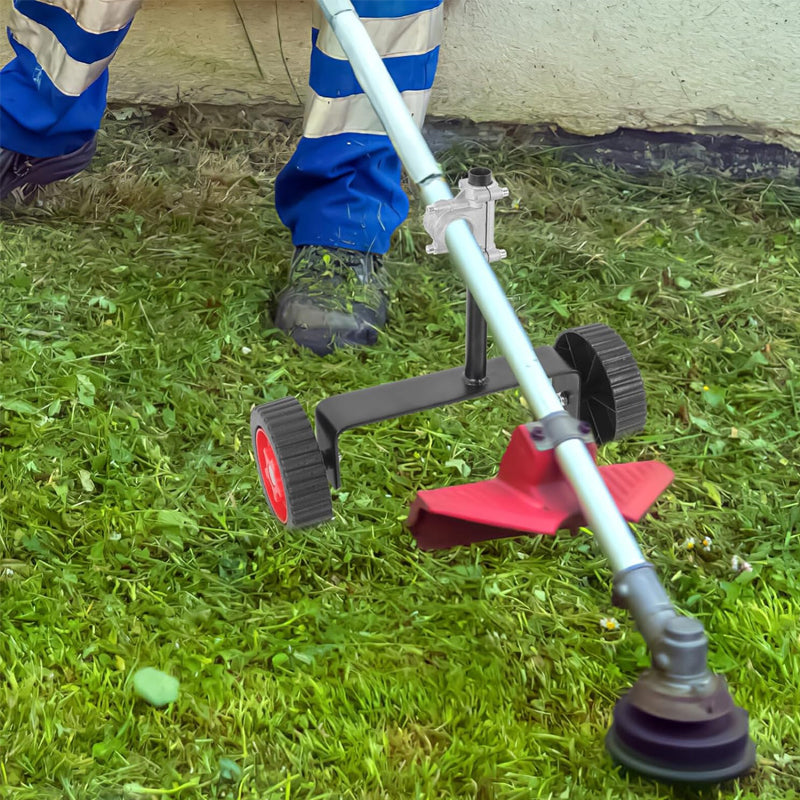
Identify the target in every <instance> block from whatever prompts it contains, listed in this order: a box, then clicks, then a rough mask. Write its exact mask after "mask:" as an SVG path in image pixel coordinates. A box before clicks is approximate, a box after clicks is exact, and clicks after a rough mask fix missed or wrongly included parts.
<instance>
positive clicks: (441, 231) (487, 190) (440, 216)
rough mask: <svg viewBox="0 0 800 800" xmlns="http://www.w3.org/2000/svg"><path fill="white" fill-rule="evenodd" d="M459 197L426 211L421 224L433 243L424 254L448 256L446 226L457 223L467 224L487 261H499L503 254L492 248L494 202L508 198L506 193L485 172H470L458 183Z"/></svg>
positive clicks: (476, 170)
mask: <svg viewBox="0 0 800 800" xmlns="http://www.w3.org/2000/svg"><path fill="white" fill-rule="evenodd" d="M458 188H459V189H460V191H459V193H458V194H457V195H456V196H455V197H454V198H453V199H452V200H439V201H438V202H436V203H433V204H432V205H429V206H428V207H427V208H426V209H425V215H424V216H423V218H422V224H423V225H424V226H425V230H426V231H427V232H428V233H429V234H430V236H431V238H432V239H433V242H432V243H431V244H429V245H428V246H427V247H426V248H425V251H426V252H427V253H430V254H431V255H437V254H439V253H447V252H449V251H448V249H447V242H446V241H445V232H446V231H447V227H448V225H450V224H451V223H452V222H455V221H456V220H458V219H463V220H466V221H467V223H468V224H469V226H470V228H472V233H473V234H474V235H475V239H476V240H477V242H478V246H479V247H480V248H481V250H483V252H484V253H485V255H486V260H487V261H489V262H491V261H499V260H500V259H501V258H505V257H506V251H505V250H499V249H498V248H497V247H495V244H494V210H495V202H496V201H497V200H502V199H503V198H504V197H508V189H506V188H505V187H502V186H498V185H497V182H496V181H495V180H494V178H493V177H492V173H491V172H490V171H489V170H488V169H483V168H476V169H471V170H470V172H469V177H468V178H462V179H461V180H460V181H459V182H458Z"/></svg>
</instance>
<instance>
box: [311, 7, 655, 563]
mask: <svg viewBox="0 0 800 800" xmlns="http://www.w3.org/2000/svg"><path fill="white" fill-rule="evenodd" d="M318 3H319V6H320V8H321V9H322V12H323V14H324V15H325V18H326V19H327V21H328V24H329V25H330V26H331V29H332V30H333V32H334V34H335V35H336V38H337V39H338V40H339V44H340V45H341V47H342V49H343V50H344V52H345V55H346V56H347V58H348V60H349V62H350V65H351V66H352V68H353V71H354V72H355V75H356V78H357V79H358V82H359V83H360V84H361V87H362V88H363V90H364V93H365V94H366V95H367V97H368V98H369V100H370V102H371V103H372V107H373V108H374V110H375V113H376V114H377V115H378V118H379V119H380V121H381V123H382V124H383V127H384V128H385V129H386V132H387V134H388V136H389V139H390V140H391V142H392V144H393V145H394V147H395V150H396V151H397V153H398V155H399V156H400V160H401V161H402V162H403V166H405V168H406V171H407V172H408V174H409V177H410V178H411V179H412V180H413V181H414V182H415V183H416V184H418V185H419V187H420V189H421V191H422V196H423V198H424V200H425V202H426V203H427V204H428V205H432V204H433V203H436V202H437V201H439V200H452V199H453V194H452V192H451V191H450V187H449V186H448V184H447V182H446V180H445V179H444V176H443V175H442V171H441V168H440V166H439V164H438V163H437V161H436V159H435V158H434V157H433V154H432V153H431V151H430V149H429V147H428V145H427V143H426V142H425V139H424V138H423V136H422V133H421V132H420V130H419V128H418V127H417V125H416V124H415V122H414V120H413V119H412V117H411V114H410V113H409V111H408V108H407V107H406V104H405V103H404V102H403V98H402V97H401V95H400V92H399V91H398V90H397V87H396V86H395V83H394V81H393V80H392V78H391V76H390V75H389V73H388V72H387V70H386V67H385V66H384V64H383V61H382V60H381V57H380V56H379V55H378V52H377V51H376V50H375V47H374V45H373V44H372V40H371V39H370V37H369V34H368V33H367V31H366V29H365V28H364V26H363V24H362V22H361V20H360V19H359V17H358V14H357V13H356V11H355V9H354V8H353V4H352V3H351V2H350V0H318ZM445 240H446V242H447V246H448V249H449V251H450V254H451V257H452V260H453V262H454V263H455V265H456V266H457V267H458V270H459V272H460V273H461V275H462V277H463V278H464V281H465V283H466V284H467V287H468V289H469V290H470V292H471V293H472V296H473V297H474V298H475V301H476V302H477V304H478V307H479V308H480V310H481V312H482V313H483V315H484V317H485V318H486V322H487V325H488V327H489V330H490V331H491V333H492V336H493V337H494V340H495V342H497V345H498V347H499V348H500V352H501V353H502V354H503V355H504V356H505V358H506V360H507V361H508V363H509V365H510V366H511V369H512V371H513V373H514V376H515V377H516V379H517V381H518V382H519V386H520V391H521V392H522V395H523V397H524V398H525V400H526V401H527V403H528V405H529V406H530V408H531V409H532V410H533V412H534V415H535V416H536V417H537V418H538V419H541V418H542V417H546V416H547V415H548V414H552V413H556V412H562V411H563V406H562V404H561V400H560V398H559V397H558V395H557V394H556V393H555V391H554V390H553V387H552V384H551V383H550V379H549V378H548V377H547V374H546V373H545V371H544V369H543V368H542V365H541V364H540V362H539V359H538V358H537V357H536V354H535V352H534V350H533V347H532V346H531V343H530V339H529V338H528V335H527V334H526V333H525V330H524V329H523V327H522V325H521V324H520V322H519V320H518V319H517V315H516V314H515V313H514V309H513V308H512V306H511V303H509V301H508V298H507V297H506V295H505V293H504V292H503V289H502V288H501V286H500V283H499V282H498V280H497V278H496V277H495V274H494V271H493V270H492V268H491V267H490V266H489V263H488V262H487V261H486V258H485V257H484V254H483V251H482V250H481V248H480V247H479V246H478V244H477V242H476V241H475V237H474V236H473V234H472V230H471V228H470V227H469V225H468V223H467V222H466V221H464V220H461V219H460V220H456V221H454V222H452V223H451V224H450V225H449V226H448V228H447V231H446V233H445ZM556 458H557V459H558V463H559V466H560V467H561V470H562V471H563V473H564V475H565V476H566V478H567V480H569V482H570V484H571V485H572V488H573V490H574V491H575V494H576V495H577V497H578V501H579V503H580V506H581V510H582V511H583V513H584V516H585V517H586V520H587V522H588V524H589V527H590V528H591V530H592V531H593V532H594V534H595V536H596V537H597V539H598V541H599V542H600V546H601V548H602V550H603V552H604V553H605V555H606V556H607V558H608V560H609V561H610V563H611V568H612V570H613V571H614V572H615V573H617V572H621V571H623V570H626V569H629V568H630V567H633V566H636V565H639V564H643V563H645V558H644V556H643V555H642V551H641V550H640V549H639V545H638V544H637V542H636V540H635V539H634V538H633V535H632V534H631V531H630V528H629V527H628V524H627V523H626V522H625V520H624V519H623V517H622V515H621V514H620V512H619V509H618V508H617V506H616V504H615V503H614V500H613V499H612V497H611V495H610V494H609V492H608V489H607V488H606V485H605V483H604V482H603V479H602V478H601V477H600V473H599V472H598V470H597V467H596V466H595V463H594V460H593V459H592V456H591V455H590V453H589V451H588V450H587V448H586V446H585V445H584V444H583V442H581V441H579V440H577V439H570V440H568V441H565V442H563V443H562V444H560V445H558V446H557V447H556Z"/></svg>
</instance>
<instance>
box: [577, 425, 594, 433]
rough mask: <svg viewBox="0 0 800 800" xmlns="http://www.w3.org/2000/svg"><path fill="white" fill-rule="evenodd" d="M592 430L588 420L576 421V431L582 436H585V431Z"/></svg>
mask: <svg viewBox="0 0 800 800" xmlns="http://www.w3.org/2000/svg"><path fill="white" fill-rule="evenodd" d="M591 432H592V426H591V425H590V424H589V423H588V422H579V423H578V433H580V434H581V435H582V436H586V434H587V433H591Z"/></svg>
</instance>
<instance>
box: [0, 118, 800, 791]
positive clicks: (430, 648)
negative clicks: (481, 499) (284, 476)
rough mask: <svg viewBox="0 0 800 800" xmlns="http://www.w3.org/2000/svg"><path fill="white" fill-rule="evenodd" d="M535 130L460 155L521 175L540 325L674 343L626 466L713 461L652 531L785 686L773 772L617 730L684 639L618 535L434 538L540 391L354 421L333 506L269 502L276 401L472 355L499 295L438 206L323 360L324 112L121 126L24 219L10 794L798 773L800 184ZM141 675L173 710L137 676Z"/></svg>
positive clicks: (730, 637) (757, 784) (624, 454)
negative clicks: (671, 760) (415, 511)
mask: <svg viewBox="0 0 800 800" xmlns="http://www.w3.org/2000/svg"><path fill="white" fill-rule="evenodd" d="M131 113H133V110H132V111H131ZM137 113H138V112H137ZM121 116H130V114H125V115H121ZM508 141H509V143H508V144H506V145H504V146H503V148H502V149H500V150H491V151H486V150H478V149H477V148H472V147H462V148H461V149H460V150H458V151H452V152H450V153H449V154H448V155H447V156H446V158H445V164H446V167H447V170H448V175H449V177H450V179H451V180H452V182H453V183H455V181H456V180H457V179H458V178H459V177H460V176H462V175H463V174H464V173H465V171H466V169H467V167H469V166H473V165H482V166H488V167H491V168H492V169H493V170H494V172H495V173H496V176H497V178H498V180H499V182H500V183H501V184H502V185H507V186H508V187H509V188H510V190H511V200H510V201H509V202H507V203H505V204H503V205H502V206H501V207H500V208H499V215H498V223H497V242H498V245H499V246H501V247H504V248H506V249H507V250H508V252H509V258H508V259H507V260H506V261H505V262H501V263H499V264H497V265H496V267H497V271H498V274H499V276H500V279H501V281H502V283H503V285H504V287H505V289H506V290H507V292H508V294H509V296H510V298H511V300H512V302H513V304H514V306H515V308H516V309H517V310H518V312H519V314H520V316H521V318H522V320H523V323H524V325H525V326H526V329H527V330H528V331H529V333H530V336H531V338H532V340H533V342H534V344H537V345H539V344H552V343H553V341H554V340H555V338H556V336H557V334H558V333H559V332H560V331H561V330H563V329H564V328H567V327H571V326H575V325H580V324H586V323H589V322H603V323H606V324H608V325H611V326H612V327H614V328H615V329H616V330H617V331H619V332H620V334H621V335H622V336H623V338H625V339H626V341H627V342H628V344H629V346H630V347H631V349H632V350H633V352H634V354H635V356H636V358H637V359H638V362H639V365H640V367H641V369H642V372H643V374H644V378H645V383H646V386H647V390H648V394H649V403H650V412H649V420H648V424H647V428H646V431H645V432H644V433H643V434H641V435H638V436H636V437H634V438H632V439H629V440H626V441H624V442H621V443H614V444H611V445H608V446H606V447H605V448H603V449H602V450H601V455H600V458H601V460H603V461H611V462H614V461H622V460H636V459H645V458H660V459H663V460H665V461H666V462H667V463H668V464H669V465H670V466H671V467H672V468H674V469H675V471H676V473H677V477H676V480H675V482H674V484H673V485H672V487H671V488H670V490H669V491H668V492H667V493H666V495H665V496H664V497H663V498H662V499H661V500H660V501H659V502H658V504H657V505H656V507H655V511H654V514H653V515H652V516H650V517H648V518H647V519H646V521H645V522H644V523H643V524H642V525H640V526H637V531H636V532H637V535H638V537H639V539H640V541H641V543H642V547H643V549H644V552H645V554H646V556H647V558H649V559H650V560H652V561H653V563H654V564H655V565H656V567H657V569H658V573H659V575H660V576H661V578H662V579H663V581H664V582H665V585H666V586H667V588H668V590H669V592H670V594H671V596H672V597H673V598H674V600H675V602H676V603H677V605H678V607H679V608H680V609H681V610H682V611H683V612H685V613H687V614H690V615H693V616H696V617H697V618H698V619H700V620H701V621H702V622H703V624H704V625H705V626H706V629H707V630H708V632H709V635H710V639H711V653H710V664H711V667H712V668H713V669H714V670H715V671H717V672H721V673H723V674H725V675H726V676H727V678H728V680H729V682H730V685H731V687H732V690H733V692H734V695H735V697H736V700H737V702H738V703H739V704H741V705H742V706H744V707H745V708H747V709H748V710H749V711H750V713H751V721H752V722H751V725H752V735H753V737H754V738H755V740H756V742H757V745H758V754H759V756H758V766H757V770H756V771H755V773H754V774H753V775H751V776H748V777H746V778H743V779H741V780H739V781H736V782H733V783H731V784H728V785H727V786H725V787H722V788H718V787H717V788H709V789H707V790H702V791H701V790H694V789H681V788H670V787H664V786H659V785H657V784H655V783H652V782H650V781H647V780H644V779H642V778H640V777H638V776H636V775H630V774H626V773H624V772H622V771H620V770H619V769H618V768H616V767H615V766H613V765H612V764H611V762H610V761H609V759H608V758H607V757H606V755H605V752H604V749H603V737H604V734H605V731H606V730H607V728H608V726H609V722H610V717H611V711H612V708H613V704H614V702H615V700H616V699H617V698H618V697H619V696H620V694H621V693H622V692H624V691H625V690H626V689H627V688H628V687H629V686H630V685H631V683H632V682H633V681H634V680H635V679H636V677H637V676H638V674H639V673H640V671H641V670H642V668H644V667H646V666H647V664H648V658H647V654H646V652H645V648H644V645H643V642H642V639H641V637H640V636H639V635H638V633H636V632H635V630H634V629H633V625H632V623H631V620H630V618H629V617H628V616H627V615H626V614H624V613H622V612H620V611H618V610H616V609H614V608H613V607H612V606H611V602H610V578H611V575H610V572H609V569H608V564H607V561H606V560H605V558H603V557H602V556H601V554H600V553H599V551H598V549H597V548H596V547H595V544H594V542H593V539H592V535H591V533H590V532H589V531H582V532H581V533H580V535H578V536H576V537H572V536H569V535H559V536H557V537H554V538H520V539H513V540H505V541H497V542H491V543H488V544H485V545H481V546H475V547H472V548H467V549H458V550H454V551H452V552H445V553H441V554H426V553H421V552H419V551H418V550H416V549H415V547H414V545H413V542H412V539H411V537H410V535H409V534H408V532H407V531H406V530H405V529H404V528H403V524H402V520H403V519H404V518H405V515H406V509H407V504H408V502H409V500H410V499H411V498H412V497H413V495H414V493H415V492H416V491H417V490H418V489H420V488H431V487H436V486H441V485H444V484H448V483H454V482H458V481H463V480H464V479H466V478H468V477H469V478H470V479H471V480H477V479H480V478H484V477H489V476H491V475H492V474H494V471H495V470H496V466H497V463H498V460H499V458H500V456H501V454H502V452H503V450H504V448H505V446H506V444H507V441H508V436H509V433H510V431H511V430H512V429H513V428H514V426H515V425H517V424H519V423H520V422H523V421H526V419H527V415H526V410H525V408H524V407H523V405H522V404H521V403H520V401H519V397H518V396H517V395H515V394H514V393H513V392H512V393H508V394H506V395H504V396H500V397H492V398H489V399H484V400H479V401H476V402H473V403H468V404H465V405H461V406H457V407H453V408H446V409H441V410H437V411H431V412H428V413H424V414H418V415H415V416H412V417H406V418H403V419H401V420H397V421H392V422H387V423H383V424H380V425H373V426H371V427H369V428H365V429H362V430H358V431H353V432H350V433H347V434H346V435H345V436H344V437H343V438H342V453H343V461H342V469H343V481H344V486H343V489H342V490H341V491H339V492H337V493H336V497H335V502H334V508H335V514H336V518H335V520H334V521H332V522H331V523H330V524H327V525H324V526H322V527H319V528H316V529H312V530H304V531H292V532H287V531H285V530H283V529H282V528H281V526H280V525H279V524H277V523H276V521H275V520H274V519H273V518H272V517H271V516H270V515H269V513H268V511H267V507H266V503H265V501H264V499H263V497H262V495H261V490H260V488H259V485H258V478H257V475H256V470H255V467H254V464H253V460H252V457H251V454H250V446H249V436H248V415H249V412H250V409H251V407H252V406H253V405H254V404H257V403H263V402H265V401H268V400H271V399H275V398H279V397H282V396H285V395H287V394H293V395H296V396H297V397H298V398H299V399H300V400H301V402H302V403H303V404H304V406H305V407H306V409H307V410H309V411H311V410H313V407H314V405H315V403H317V402H318V401H319V400H320V399H322V398H323V397H326V396H328V395H330V394H334V393H337V392H343V391H348V390H353V389H358V388H362V387H365V386H369V385H373V384H375V383H378V382H383V381H390V380H396V379H400V378H405V377H409V376H412V375H415V374H418V373H421V372H426V371H430V370H433V369H440V368H444V367H446V366H455V365H457V364H458V363H459V362H460V360H461V358H462V349H463V345H462V336H463V327H464V319H463V315H462V304H463V300H464V291H463V289H462V287H461V286H460V284H459V281H458V280H457V279H456V278H455V277H454V273H453V272H452V270H451V268H450V266H449V263H448V261H447V259H446V258H431V257H427V256H425V254H424V253H425V250H424V247H425V244H426V236H425V235H424V233H423V232H422V230H421V226H420V222H419V221H420V211H421V209H420V208H419V207H418V206H416V205H415V207H414V210H413V211H412V215H411V219H410V221H409V223H408V224H407V225H406V226H405V227H404V228H403V229H402V231H401V232H400V234H399V235H398V237H397V240H396V243H395V247H394V249H393V259H392V263H391V269H392V275H393V280H394V286H395V300H394V305H393V317H392V320H391V324H390V326H389V327H388V329H387V331H386V333H385V334H383V335H382V336H381V337H380V341H379V344H378V346H377V347H376V348H374V349H372V350H370V351H367V352H360V353H352V352H342V353H338V354H336V355H334V356H333V357H330V358H327V359H318V358H316V357H314V356H313V355H311V354H309V353H305V352H300V351H299V350H298V349H297V348H296V347H295V346H293V344H292V343H291V342H289V341H287V339H285V338H284V337H283V336H282V335H279V334H278V333H277V332H276V331H274V330H271V329H270V328H269V325H270V322H269V316H268V315H267V314H266V313H265V311H266V309H267V308H268V307H269V304H270V302H271V300H272V299H273V297H274V295H275V293H276V291H277V290H278V289H279V288H280V287H281V285H282V283H283V281H284V279H285V276H286V271H287V267H288V262H289V257H290V252H291V246H290V241H289V236H288V234H287V233H286V231H285V230H284V229H283V227H282V226H281V225H280V223H279V220H278V218H277V216H276V214H275V211H274V208H273V204H272V187H273V182H274V179H275V175H276V173H277V171H278V169H279V168H280V165H281V164H282V163H284V162H285V160H286V159H287V158H288V155H289V153H290V146H291V142H292V138H291V136H290V135H289V134H288V133H287V132H286V130H285V129H284V128H282V127H281V126H279V125H275V124H272V123H265V122H261V121H256V122H248V121H247V120H241V119H240V120H238V121H237V122H236V123H234V124H231V123H229V122H225V121H224V120H220V121H215V120H213V119H208V118H203V117H201V116H199V115H198V114H196V113H195V112H181V113H174V114H171V115H166V116H163V115H162V116H160V117H157V118H156V117H147V116H139V117H136V116H134V117H133V118H131V119H128V120H125V121H117V122H115V121H114V120H110V121H109V122H108V124H107V125H106V127H105V128H104V132H103V134H102V136H101V139H100V155H99V158H98V161H97V163H96V164H95V165H94V166H93V168H92V170H91V172H90V173H88V174H86V175H83V176H80V177H78V178H77V179H75V180H73V181H70V182H69V183H68V184H66V185H61V186H58V187H52V188H51V189H50V190H49V191H48V192H47V193H46V194H45V196H44V197H43V198H42V202H41V205H39V206H37V207H33V208H30V209H28V210H25V209H20V210H15V211H11V212H6V213H5V215H4V217H3V219H2V221H1V222H0V225H1V229H0V234H1V236H0V240H1V241H2V245H0V247H2V292H0V336H1V337H2V345H1V346H0V354H1V356H2V363H0V395H1V396H0V436H1V437H2V439H1V440H0V482H1V485H2V490H1V491H0V514H1V518H0V675H1V676H2V679H1V681H0V797H5V798H13V799H14V800H34V798H35V800H52V799H54V798H68V799H69V800H94V799H95V798H98V799H100V800H122V798H148V799H152V798H162V797H166V796H168V797H175V798H179V799H180V800H207V799H208V798H223V797H225V798H240V799H241V800H269V799H271V798H282V799H285V798H309V799H310V798H364V799H365V800H366V799H367V798H370V799H373V798H374V799H375V800H377V798H392V799H394V798H397V799H398V800H399V799H400V798H403V799H404V800H406V799H407V798H480V800H491V799H497V800H500V798H502V799H503V800H511V799H512V798H514V799H516V800H523V798H525V799H527V798H565V799H568V800H584V799H586V800H590V799H593V798H603V799H605V798H608V799H609V800H610V799H611V798H614V799H615V800H617V799H619V798H621V799H623V800H633V798H643V797H644V798H653V800H666V799H667V798H696V797H703V798H717V797H730V798H740V799H741V800H744V798H759V800H790V799H791V798H797V797H798V796H800V795H798V792H797V787H798V786H800V756H799V755H798V753H800V725H799V724H798V720H797V709H798V708H800V681H798V678H797V676H798V675H799V674H800V655H798V616H800V603H799V602H798V593H797V588H796V583H795V580H796V576H797V574H798V570H800V544H799V543H798V530H797V528H798V526H797V522H798V518H799V517H800V510H799V509H798V495H797V491H798V489H797V485H798V484H797V470H798V462H800V457H799V453H798V442H799V441H800V438H799V432H800V417H799V416H798V411H799V407H798V398H799V397H800V377H798V364H800V352H799V351H798V344H797V343H798V341H800V316H799V314H798V310H797V307H798V304H797V298H798V297H800V272H799V269H800V257H799V256H798V240H799V239H800V190H798V188H797V187H787V186H780V185H777V184H769V183H760V182H757V183H756V182H754V183H746V184H733V183H729V182H727V181H725V180H722V179H710V178H696V177H694V178H693V177H691V176H684V175H675V174H663V175H659V176H656V177H653V178H651V179H647V180H631V179H629V178H627V177H625V176H624V175H622V174H618V173H615V172H613V171H607V170H603V169H598V168H594V167H591V166H586V165H581V164H569V165H567V164H564V163H560V162H559V161H558V160H557V159H556V158H554V157H553V156H552V154H548V153H546V152H542V151H540V150H539V151H537V150H533V149H530V148H527V149H525V148H521V147H515V146H514V144H513V142H512V141H511V140H510V139H509V140H508ZM143 667H153V668H154V669H156V670H160V671H163V672H164V673H167V674H168V675H170V676H173V677H174V678H175V679H177V680H179V681H180V694H179V696H177V698H176V699H175V700H174V702H171V703H167V705H164V706H160V707H155V706H153V705H150V704H148V703H146V702H142V700H141V699H139V698H138V696H137V694H136V692H135V691H134V682H135V681H134V678H133V676H134V674H135V673H136V672H137V670H139V669H141V668H143ZM161 699H163V698H161Z"/></svg>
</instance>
